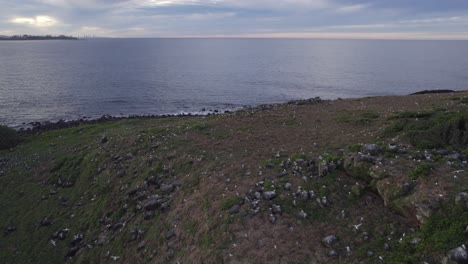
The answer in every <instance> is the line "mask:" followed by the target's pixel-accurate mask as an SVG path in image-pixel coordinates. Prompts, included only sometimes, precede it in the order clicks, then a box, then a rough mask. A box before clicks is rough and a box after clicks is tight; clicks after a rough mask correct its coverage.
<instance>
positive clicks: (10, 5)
mask: <svg viewBox="0 0 468 264" xmlns="http://www.w3.org/2000/svg"><path fill="white" fill-rule="evenodd" d="M0 7H1V8H0V35H12V34H66V35H75V36H83V35H96V36H101V37H323V38H392V39H393V38H396V39H408V38H409V39H468V0H373V1H371V0H8V1H7V0H0Z"/></svg>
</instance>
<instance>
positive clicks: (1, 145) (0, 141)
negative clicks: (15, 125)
mask: <svg viewBox="0 0 468 264" xmlns="http://www.w3.org/2000/svg"><path fill="white" fill-rule="evenodd" d="M18 143H19V137H18V135H17V134H16V131H15V130H14V129H12V128H9V127H6V126H0V150H1V149H9V148H12V147H14V146H16V145H18Z"/></svg>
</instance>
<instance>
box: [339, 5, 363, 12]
mask: <svg viewBox="0 0 468 264" xmlns="http://www.w3.org/2000/svg"><path fill="white" fill-rule="evenodd" d="M368 7H369V5H365V4H357V5H346V6H340V7H338V9H336V12H338V13H354V12H359V11H362V10H364V9H366V8H368Z"/></svg>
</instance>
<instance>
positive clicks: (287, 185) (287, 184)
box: [284, 182, 292, 191]
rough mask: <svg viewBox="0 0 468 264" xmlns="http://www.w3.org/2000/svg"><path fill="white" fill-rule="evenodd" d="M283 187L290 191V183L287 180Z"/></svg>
mask: <svg viewBox="0 0 468 264" xmlns="http://www.w3.org/2000/svg"><path fill="white" fill-rule="evenodd" d="M284 189H285V190H287V191H290V190H292V184H291V183H289V182H287V183H285V184H284Z"/></svg>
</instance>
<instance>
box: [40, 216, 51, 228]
mask: <svg viewBox="0 0 468 264" xmlns="http://www.w3.org/2000/svg"><path fill="white" fill-rule="evenodd" d="M50 225H52V222H51V221H50V220H49V219H48V218H47V217H46V218H44V219H42V221H41V222H40V223H39V226H50Z"/></svg>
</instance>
